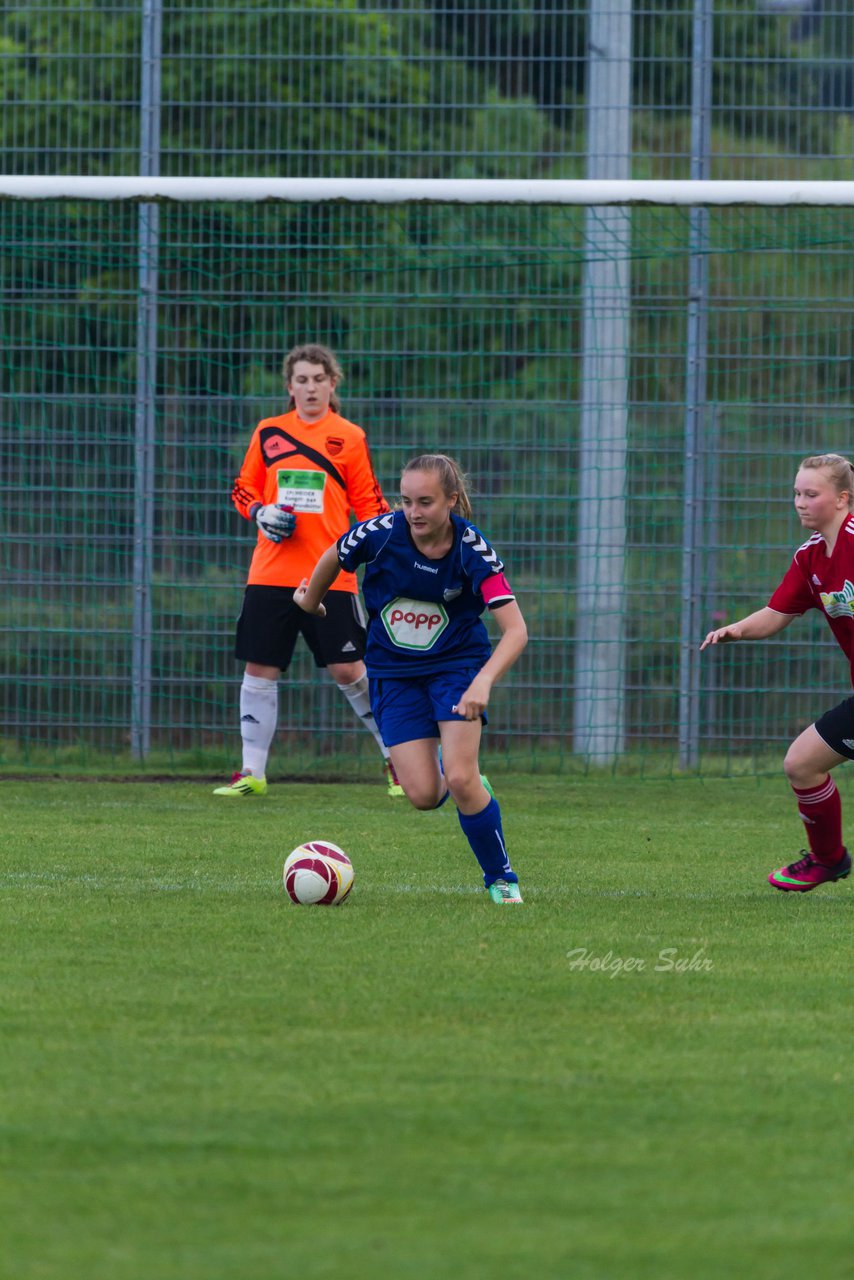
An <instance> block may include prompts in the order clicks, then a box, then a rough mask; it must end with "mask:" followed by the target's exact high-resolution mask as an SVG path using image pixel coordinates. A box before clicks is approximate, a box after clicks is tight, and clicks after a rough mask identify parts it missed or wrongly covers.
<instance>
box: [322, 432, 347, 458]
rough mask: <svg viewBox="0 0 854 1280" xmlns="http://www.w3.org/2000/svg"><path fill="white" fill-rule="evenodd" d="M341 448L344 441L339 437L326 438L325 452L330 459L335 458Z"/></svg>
mask: <svg viewBox="0 0 854 1280" xmlns="http://www.w3.org/2000/svg"><path fill="white" fill-rule="evenodd" d="M343 448H344V441H343V440H342V439H341V437H340V436H327V437H326V452H327V453H328V454H329V455H330V457H332V458H336V457H337V456H338V454H339V453H340V452H341V450H342V449H343Z"/></svg>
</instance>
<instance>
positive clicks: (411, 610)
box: [338, 511, 514, 678]
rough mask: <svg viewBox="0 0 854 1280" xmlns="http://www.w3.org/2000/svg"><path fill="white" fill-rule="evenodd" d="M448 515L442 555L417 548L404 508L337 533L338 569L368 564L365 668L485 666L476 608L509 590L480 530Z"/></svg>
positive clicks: (378, 671) (506, 596)
mask: <svg viewBox="0 0 854 1280" xmlns="http://www.w3.org/2000/svg"><path fill="white" fill-rule="evenodd" d="M450 518H451V523H452V525H453V529H454V543H453V546H452V547H451V549H450V551H449V552H448V553H447V554H446V555H444V556H442V557H441V559H439V560H431V559H428V558H427V556H425V555H424V553H423V552H422V551H419V550H418V548H417V547H416V545H415V543H414V542H413V540H412V534H411V532H410V529H409V525H408V523H407V520H406V516H405V515H404V513H403V512H402V511H392V512H390V513H389V514H388V515H383V516H375V517H374V518H373V519H371V520H365V521H363V522H362V523H361V524H357V525H354V526H353V527H352V528H351V529H350V530H349V531H348V532H347V533H345V534H343V535H342V537H340V538H339V539H338V560H339V562H340V564H341V567H342V569H346V570H347V571H348V572H352V571H353V570H354V569H356V568H358V566H359V565H364V566H365V576H364V579H363V581H362V592H363V594H364V597H365V606H366V608H367V612H368V638H367V651H366V653H365V665H366V667H367V670H368V675H370V676H384V677H397V678H400V677H406V676H408V675H413V676H420V675H429V674H430V673H432V672H439V671H448V670H454V669H458V668H460V667H466V666H470V667H471V666H474V667H482V666H483V664H484V663H485V662H486V661H487V659H488V658H489V655H490V654H491V652H492V645H491V644H490V641H489V636H488V635H487V631H486V627H485V626H484V625H483V622H482V621H481V616H480V615H481V614H482V613H483V611H484V609H485V608H486V607H487V604H488V605H489V606H490V607H491V608H492V607H495V606H496V605H499V604H505V603H506V602H507V601H508V600H512V599H513V598H514V596H513V593H512V591H511V590H510V588H509V586H508V584H507V579H506V578H505V577H504V565H503V564H502V563H501V561H500V560H499V558H498V556H497V555H496V553H495V552H494V551H493V549H492V547H491V546H490V545H489V543H488V542H487V540H486V538H484V536H483V534H482V533H481V532H480V530H479V529H477V528H475V526H474V525H473V524H471V523H470V522H469V521H468V520H463V519H462V518H461V517H460V516H455V515H452V516H451V517H450Z"/></svg>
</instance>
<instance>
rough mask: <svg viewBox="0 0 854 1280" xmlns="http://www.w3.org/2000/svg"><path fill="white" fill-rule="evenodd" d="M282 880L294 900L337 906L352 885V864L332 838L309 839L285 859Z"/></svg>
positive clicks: (307, 903) (317, 904)
mask: <svg viewBox="0 0 854 1280" xmlns="http://www.w3.org/2000/svg"><path fill="white" fill-rule="evenodd" d="M282 880H283V881H284V885H285V892H286V893H287V895H288V897H289V898H290V900H291V902H296V903H297V904H298V905H300V906H304V907H307V906H318V907H334V906H337V904H338V903H339V902H343V901H344V899H345V898H346V897H347V894H348V893H349V892H350V890H351V889H352V888H353V864H352V862H351V861H350V859H349V858H348V857H347V855H346V853H345V852H344V850H343V849H340V848H339V847H338V845H337V844H332V842H331V841H330V840H307V841H306V842H305V844H300V845H297V847H296V849H294V850H293V851H292V852H291V853H289V854H288V856H287V858H285V866H284V870H283V872H282Z"/></svg>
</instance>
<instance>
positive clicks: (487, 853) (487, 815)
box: [457, 797, 519, 889]
mask: <svg viewBox="0 0 854 1280" xmlns="http://www.w3.org/2000/svg"><path fill="white" fill-rule="evenodd" d="M457 817H458V818H459V820H460V826H461V827H462V829H463V835H464V836H465V838H466V840H468V842H469V844H470V845H471V848H472V853H473V854H474V856H475V857H476V858H477V860H478V862H479V863H480V865H481V869H482V871H483V883H484V884H485V885H486V887H487V889H488V888H489V886H490V885H491V884H492V883H493V881H495V880H499V879H501V880H507V881H509V882H510V883H511V884H518V881H519V877H518V876H517V875H516V873H515V871H511V870H510V859H509V858H508V857H507V850H506V849H505V847H504V832H503V831H502V830H501V810H500V809H499V807H498V801H497V800H496V799H495V798H494V797H493V798H492V799H491V800H490V802H489V804H488V805H487V806H486V808H485V809H481V811H480V813H457Z"/></svg>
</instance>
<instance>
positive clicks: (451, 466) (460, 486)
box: [401, 453, 472, 520]
mask: <svg viewBox="0 0 854 1280" xmlns="http://www.w3.org/2000/svg"><path fill="white" fill-rule="evenodd" d="M408 471H434V472H435V473H436V475H437V476H438V477H439V484H440V486H441V489H442V492H443V493H444V495H445V497H446V498H448V499H450V498H451V496H452V495H453V494H456V495H457V508H456V509H457V514H458V515H461V516H462V517H463V519H465V520H471V518H472V512H471V501H470V499H469V495H468V490H467V488H466V485H467V483H468V479H467V477H466V475H465V473H464V471H463V469H462V467H461V466H460V465H459V463H458V462H455V461H454V459H453V458H449V457H448V456H447V454H445V453H422V454H419V456H418V457H417V458H413V459H412V461H411V462H407V464H406V466H405V467H404V468H403V471H402V472H401V476H405V475H406V474H407V472H408Z"/></svg>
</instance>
